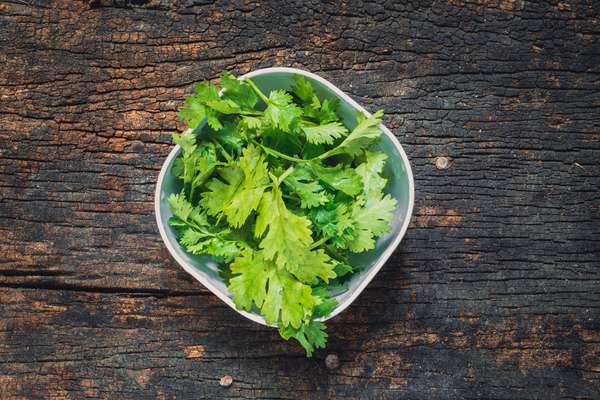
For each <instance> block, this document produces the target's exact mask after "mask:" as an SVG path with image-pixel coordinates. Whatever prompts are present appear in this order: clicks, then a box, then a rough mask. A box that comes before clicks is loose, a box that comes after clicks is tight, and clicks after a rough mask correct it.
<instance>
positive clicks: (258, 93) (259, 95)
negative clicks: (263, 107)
mask: <svg viewBox="0 0 600 400" xmlns="http://www.w3.org/2000/svg"><path fill="white" fill-rule="evenodd" d="M244 81H245V82H246V83H247V84H248V85H250V87H251V88H252V90H254V92H255V93H256V94H257V95H258V97H260V98H261V99H262V101H264V102H265V103H266V104H269V98H268V97H267V96H265V94H264V93H263V92H261V91H260V89H259V88H258V87H257V86H256V84H255V83H254V82H252V79H250V78H246V79H244Z"/></svg>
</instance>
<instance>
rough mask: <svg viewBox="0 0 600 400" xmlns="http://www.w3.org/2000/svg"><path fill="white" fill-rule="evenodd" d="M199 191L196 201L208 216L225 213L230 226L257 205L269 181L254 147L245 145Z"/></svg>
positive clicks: (244, 217)
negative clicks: (205, 190) (206, 189)
mask: <svg viewBox="0 0 600 400" xmlns="http://www.w3.org/2000/svg"><path fill="white" fill-rule="evenodd" d="M220 177H221V178H222V179H223V180H224V181H225V182H223V181H221V180H220V179H218V178H213V179H212V180H211V181H210V182H208V184H207V185H206V186H207V188H208V191H207V192H204V193H202V200H201V201H200V204H201V205H202V206H203V207H206V209H207V212H208V214H209V215H215V216H216V215H220V214H221V213H223V214H225V216H226V217H227V221H228V222H229V224H230V225H231V226H233V227H236V228H237V227H240V226H242V225H243V224H244V222H246V219H247V218H248V216H249V215H250V213H251V212H252V211H254V210H256V208H257V207H258V205H259V203H260V200H261V198H262V195H263V192H264V191H265V189H266V188H267V185H268V184H269V177H268V171H267V165H266V163H265V162H264V155H263V154H262V153H261V151H260V149H259V148H258V147H255V146H253V145H248V147H246V148H245V149H244V152H243V154H242V157H240V159H239V161H237V162H236V163H234V164H233V165H231V166H228V167H226V168H223V169H222V170H221V171H220Z"/></svg>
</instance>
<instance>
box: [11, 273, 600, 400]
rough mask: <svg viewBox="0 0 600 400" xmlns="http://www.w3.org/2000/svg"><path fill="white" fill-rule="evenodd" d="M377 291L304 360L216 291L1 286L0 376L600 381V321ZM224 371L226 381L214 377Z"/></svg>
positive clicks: (164, 382) (283, 383)
mask: <svg viewBox="0 0 600 400" xmlns="http://www.w3.org/2000/svg"><path fill="white" fill-rule="evenodd" d="M382 282H383V279H378V284H381V283H382ZM368 297H370V299H369V298H368ZM374 297H375V296H364V297H363V298H361V299H360V300H359V301H358V303H357V304H356V305H353V306H352V307H351V309H350V310H349V311H348V312H347V313H345V314H343V316H341V317H339V318H336V320H335V322H334V323H333V324H332V327H331V341H330V346H329V351H331V352H336V353H337V354H338V355H339V357H340V360H341V365H340V367H339V369H337V370H334V371H329V370H327V369H326V368H325V366H324V362H323V358H324V354H323V353H322V352H320V353H319V354H317V356H316V358H315V359H314V360H310V359H305V358H304V355H303V353H302V351H301V350H300V349H299V348H298V347H297V346H295V345H292V344H288V343H285V342H283V341H281V340H280V339H279V338H278V336H277V333H276V332H275V331H274V330H270V329H267V328H264V327H260V326H258V325H256V324H254V323H251V322H249V321H247V320H244V319H243V318H242V317H241V316H238V315H236V314H235V313H232V312H231V311H229V309H228V308H227V307H225V306H223V305H222V304H221V303H220V301H219V300H217V299H216V298H215V297H214V296H212V295H192V296H167V297H156V296H153V295H127V294H118V293H89V292H71V291H57V290H49V291H44V290H31V289H30V290H27V289H2V290H1V291H0V300H1V301H0V310H1V312H2V316H3V319H2V322H1V323H0V338H2V341H1V343H2V346H1V347H0V362H1V363H2V364H0V365H2V367H0V368H1V371H2V375H1V378H0V389H2V390H3V392H4V393H8V394H9V395H15V396H17V397H18V396H23V397H24V398H35V397H52V396H54V397H56V398H83V397H85V396H88V397H92V398H106V399H109V398H127V399H129V398H131V399H134V398H136V399H140V398H142V399H146V398H148V399H154V398H172V396H177V398H211V399H214V398H223V397H228V398H229V397H234V398H242V397H245V398H270V399H272V398H302V397H310V398H323V399H325V398H330V399H337V398H339V399H342V398H374V397H377V398H422V397H423V394H427V397H429V398H448V397H460V398H475V397H486V398H510V399H518V398H530V397H537V395H538V394H539V393H545V394H546V395H547V396H550V397H554V398H558V397H565V398H568V397H575V396H588V397H590V398H591V397H594V396H595V395H596V394H597V390H598V389H599V388H600V379H599V374H598V372H599V371H600V364H599V363H598V361H599V359H600V325H599V324H598V322H597V321H596V322H591V321H589V320H585V319H582V320H579V319H577V317H575V316H568V315H565V316H560V315H531V316H524V315H518V316H505V317H495V316H485V317H479V316H472V315H466V314H464V315H456V316H453V315H443V312H449V311H448V310H439V309H438V310H436V311H435V312H433V313H431V315H427V316H423V315H424V314H426V313H424V312H419V311H420V309H421V308H422V309H425V308H426V307H428V308H434V307H431V306H430V305H428V306H426V305H425V304H422V305H421V306H415V305H414V303H413V302H411V301H410V300H409V299H408V297H410V296H405V295H400V296H399V298H398V297H394V299H393V300H395V301H394V302H392V303H391V304H392V306H390V305H389V303H385V304H383V303H378V302H377V300H379V301H382V300H384V299H381V298H379V299H376V298H374ZM404 297H406V298H404ZM436 308H438V307H436ZM419 315H420V316H419ZM482 318H484V321H482ZM225 374H230V375H232V376H233V377H234V379H235V384H234V385H233V386H232V387H231V388H229V389H223V388H221V387H219V385H218V380H219V378H220V377H221V376H223V375H225ZM3 398H5V397H4V396H3Z"/></svg>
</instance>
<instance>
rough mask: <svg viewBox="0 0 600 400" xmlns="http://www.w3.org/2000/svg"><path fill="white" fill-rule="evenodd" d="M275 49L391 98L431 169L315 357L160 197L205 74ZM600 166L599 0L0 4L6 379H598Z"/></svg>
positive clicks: (312, 388) (26, 388) (193, 383)
mask: <svg viewBox="0 0 600 400" xmlns="http://www.w3.org/2000/svg"><path fill="white" fill-rule="evenodd" d="M333 3H337V4H333ZM273 65H283V66H295V67H300V68H304V69H307V70H310V71H313V72H316V73H318V74H320V75H322V76H324V77H326V78H327V79H330V80H331V81H332V82H333V83H335V84H336V85H338V86H339V87H341V88H342V89H343V90H345V91H347V92H348V93H350V94H351V95H352V96H353V97H354V98H355V99H357V100H358V101H359V102H361V103H363V104H365V105H366V106H367V108H368V109H370V110H375V109H378V108H384V109H385V110H386V111H387V116H386V118H385V122H386V123H387V125H388V126H389V127H390V128H392V130H393V131H394V132H395V134H396V135H397V136H398V138H399V139H400V141H401V142H402V144H403V146H404V147H405V149H406V152H407V153H408V156H409V158H410V160H411V163H412V166H413V169H414V174H415V180H416V188H417V190H416V204H415V215H414V216H413V219H412V223H411V226H410V228H409V231H408V233H407V235H406V238H405V240H404V241H403V242H402V244H401V246H400V247H399V249H398V250H397V251H396V253H395V254H394V255H393V256H392V258H391V259H390V261H389V262H388V263H387V264H386V266H385V267H384V268H383V270H382V271H381V273H380V274H379V276H378V277H377V278H376V279H375V280H374V281H373V282H372V283H371V285H370V286H369V287H368V288H367V290H366V291H365V292H364V293H363V294H362V295H361V296H360V298H359V299H358V300H357V301H356V303H355V304H354V305H353V306H351V307H350V308H349V309H348V310H347V311H345V312H344V313H343V314H342V315H340V316H339V317H336V318H335V319H334V320H333V321H332V322H331V324H330V339H331V340H330V343H329V347H328V349H327V350H325V351H319V352H317V353H316V356H315V357H314V359H306V358H305V357H304V355H303V351H302V350H301V349H300V348H299V347H298V346H297V345H295V344H292V343H286V342H284V341H282V340H280V339H279V338H278V335H277V333H276V332H274V331H272V330H269V329H266V328H263V327H261V326H258V325H256V324H254V323H252V322H249V321H247V320H245V319H244V318H242V317H241V316H239V315H238V314H236V313H235V312H233V311H231V310H230V309H229V308H228V307H226V306H225V305H224V304H222V303H221V302H220V300H218V299H217V298H216V297H215V296H213V295H212V294H210V293H209V292H208V291H207V290H206V289H204V288H203V287H202V286H201V285H200V284H198V283H196V282H195V281H194V280H192V279H191V278H190V277H189V276H188V275H186V273H184V272H183V271H182V270H181V269H180V268H179V267H178V266H177V265H176V263H175V262H174V261H173V260H172V259H171V257H170V256H169V254H168V253H167V251H166V249H165V247H164V245H163V243H162V242H161V239H160V237H159V234H158V231H157V228H156V226H155V220H154V214H153V193H154V184H155V180H156V177H157V175H158V171H159V168H160V166H161V163H162V161H163V160H164V159H165V157H166V155H167V154H168V152H169V150H170V149H171V147H172V144H171V141H170V134H171V132H172V131H173V130H175V129H181V128H182V125H181V123H179V122H178V120H177V117H176V109H177V107H178V106H179V104H180V103H181V101H182V100H183V99H184V98H185V97H186V95H187V94H189V93H190V91H191V88H192V83H193V82H195V81H198V80H202V79H207V78H210V79H212V78H215V77H217V76H218V74H219V72H220V71H221V70H223V69H229V70H231V71H233V72H234V73H244V72H247V71H250V70H253V69H256V68H260V67H266V66H273ZM439 157H446V158H447V161H449V164H448V165H447V166H446V168H441V169H439V168H436V161H438V160H439V159H438V158H439ZM599 162H600V4H599V2H596V1H591V0H588V1H585V0H581V1H574V0H573V1H571V0H565V1H561V2H537V3H535V4H534V3H533V2H529V1H521V0H478V1H475V2H472V1H460V0H450V1H419V0H412V1H410V2H396V1H380V0H376V1H370V2H365V3H363V2H358V1H356V2H345V1H344V2H332V4H321V3H319V2H318V1H297V2H294V1H281V2H277V1H265V2H253V1H247V2H240V1H235V2H227V1H225V2H211V1H197V2H196V1H182V2H178V3H175V2H171V1H167V0H158V1H156V0H153V1H148V0H113V1H111V0H93V1H68V0H56V1H54V2H51V1H33V0H31V1H30V0H20V1H19V0H11V1H0V196H1V197H0V398H1V399H3V400H4V399H35V398H40V399H42V398H43V399H82V398H102V399H136V400H137V399H171V398H178V399H201V398H206V399H218V398H269V399H292V398H294V399H296V398H299V399H326V398H329V399H352V398H360V399H367V398H368V399H378V398H381V399H463V398H465V399H466V398H494V399H534V398H543V399H555V398H565V399H575V398H577V399H592V398H595V399H599V398H600V286H599V284H600V194H599V190H600V167H599ZM442 164H443V163H442ZM330 353H335V354H337V355H338V356H339V359H340V366H339V368H338V369H335V370H328V369H327V368H326V367H325V365H324V361H323V360H324V358H325V356H326V355H327V354H330ZM225 374H230V375H232V376H233V378H234V384H233V386H232V387H230V388H228V389H224V388H221V387H220V386H219V384H218V381H219V379H220V378H221V376H223V375H225Z"/></svg>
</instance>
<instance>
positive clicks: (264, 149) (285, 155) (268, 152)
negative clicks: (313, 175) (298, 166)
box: [253, 140, 309, 163]
mask: <svg viewBox="0 0 600 400" xmlns="http://www.w3.org/2000/svg"><path fill="white" fill-rule="evenodd" d="M253 142H254V144H256V145H258V146H260V147H261V148H262V149H263V151H264V152H265V153H267V154H270V155H272V156H275V157H279V158H283V159H284V160H288V161H292V162H297V163H305V162H308V161H309V160H303V159H301V158H296V157H292V156H288V155H287V154H283V153H280V152H279V151H277V150H274V149H272V148H270V147H267V146H264V145H262V144H260V143H258V142H257V141H256V140H253Z"/></svg>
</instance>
